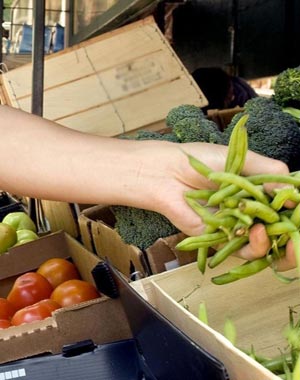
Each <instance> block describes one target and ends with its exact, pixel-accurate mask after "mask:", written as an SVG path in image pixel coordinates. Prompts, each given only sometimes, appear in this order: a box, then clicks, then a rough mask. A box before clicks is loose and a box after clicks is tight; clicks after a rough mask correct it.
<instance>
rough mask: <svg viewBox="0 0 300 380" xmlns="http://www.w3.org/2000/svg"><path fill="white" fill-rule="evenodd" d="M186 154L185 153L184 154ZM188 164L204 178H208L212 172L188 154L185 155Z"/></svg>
mask: <svg viewBox="0 0 300 380" xmlns="http://www.w3.org/2000/svg"><path fill="white" fill-rule="evenodd" d="M186 154H187V153H186ZM187 156H188V159H189V163H190V165H191V166H192V168H194V169H195V170H196V171H197V172H198V173H199V174H201V175H203V176H204V177H206V178H207V177H208V175H209V174H210V173H212V172H213V170H212V169H211V168H209V167H208V166H207V165H205V164H204V163H203V162H201V161H199V160H198V159H197V158H195V157H193V156H191V155H190V154H187Z"/></svg>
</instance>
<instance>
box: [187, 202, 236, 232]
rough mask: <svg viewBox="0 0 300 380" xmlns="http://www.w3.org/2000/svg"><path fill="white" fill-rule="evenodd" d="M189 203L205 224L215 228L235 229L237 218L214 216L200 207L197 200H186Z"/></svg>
mask: <svg viewBox="0 0 300 380" xmlns="http://www.w3.org/2000/svg"><path fill="white" fill-rule="evenodd" d="M186 201H187V203H188V204H189V205H190V207H191V208H192V209H193V210H194V211H195V212H196V213H197V214H198V215H199V216H200V217H201V219H202V221H203V222H204V223H205V224H209V225H213V226H215V227H219V226H223V227H233V226H234V224H235V218H232V217H223V218H218V217H216V216H215V215H214V214H212V213H211V212H210V211H209V210H207V208H205V207H204V206H202V205H200V204H199V203H198V202H197V201H196V200H195V199H191V198H186Z"/></svg>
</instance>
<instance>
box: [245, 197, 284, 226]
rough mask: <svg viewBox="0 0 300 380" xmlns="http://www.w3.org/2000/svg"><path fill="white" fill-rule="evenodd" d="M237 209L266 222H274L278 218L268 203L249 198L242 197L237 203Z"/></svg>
mask: <svg viewBox="0 0 300 380" xmlns="http://www.w3.org/2000/svg"><path fill="white" fill-rule="evenodd" d="M239 209H240V210H241V211H242V212H243V213H245V214H247V215H250V216H251V217H252V218H259V219H261V220H263V221H264V222H266V223H275V222H277V221H279V220H280V217H279V215H278V214H277V212H276V211H274V210H273V209H272V208H271V207H269V206H268V205H265V204H263V203H261V202H258V201H253V200H251V199H243V200H241V201H240V203H239Z"/></svg>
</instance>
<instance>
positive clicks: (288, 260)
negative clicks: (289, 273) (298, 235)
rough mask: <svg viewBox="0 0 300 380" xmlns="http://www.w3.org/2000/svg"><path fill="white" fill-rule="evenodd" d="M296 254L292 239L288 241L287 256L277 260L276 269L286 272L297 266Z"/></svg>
mask: <svg viewBox="0 0 300 380" xmlns="http://www.w3.org/2000/svg"><path fill="white" fill-rule="evenodd" d="M296 266H297V263H296V256H295V253H294V247H293V242H292V241H291V240H289V241H288V243H287V245H286V250H285V256H283V257H282V258H281V259H279V260H277V261H276V269H277V270H278V271H279V272H284V271H286V270H289V269H293V268H296Z"/></svg>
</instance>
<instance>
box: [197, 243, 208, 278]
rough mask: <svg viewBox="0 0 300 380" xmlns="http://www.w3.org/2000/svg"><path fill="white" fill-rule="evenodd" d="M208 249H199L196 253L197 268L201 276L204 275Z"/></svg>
mask: <svg viewBox="0 0 300 380" xmlns="http://www.w3.org/2000/svg"><path fill="white" fill-rule="evenodd" d="M208 249H209V247H200V248H198V252H197V267H198V269H199V270H200V272H201V273H202V274H204V273H205V269H206V262H207V256H208Z"/></svg>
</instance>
